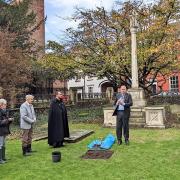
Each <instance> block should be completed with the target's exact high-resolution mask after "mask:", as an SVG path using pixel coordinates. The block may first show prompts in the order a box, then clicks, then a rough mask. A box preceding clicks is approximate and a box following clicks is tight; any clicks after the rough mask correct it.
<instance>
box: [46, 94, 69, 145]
mask: <svg viewBox="0 0 180 180" xmlns="http://www.w3.org/2000/svg"><path fill="white" fill-rule="evenodd" d="M65 137H69V126H68V119H67V110H66V107H65V105H64V103H63V94H62V93H61V92H59V91H58V92H57V93H56V98H55V99H53V100H52V102H51V105H50V110H49V116H48V144H49V145H50V146H53V147H54V148H56V147H61V146H63V141H64V138H65Z"/></svg>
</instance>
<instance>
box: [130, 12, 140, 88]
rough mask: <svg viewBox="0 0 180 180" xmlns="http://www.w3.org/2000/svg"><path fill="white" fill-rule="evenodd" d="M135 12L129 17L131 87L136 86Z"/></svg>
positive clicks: (137, 85)
mask: <svg viewBox="0 0 180 180" xmlns="http://www.w3.org/2000/svg"><path fill="white" fill-rule="evenodd" d="M136 16H137V13H136V12H135V11H133V13H132V15H131V18H130V30H131V71H132V72H131V75H132V88H138V87H139V82H138V66H137V42H136V32H137V28H138V25H137V19H136Z"/></svg>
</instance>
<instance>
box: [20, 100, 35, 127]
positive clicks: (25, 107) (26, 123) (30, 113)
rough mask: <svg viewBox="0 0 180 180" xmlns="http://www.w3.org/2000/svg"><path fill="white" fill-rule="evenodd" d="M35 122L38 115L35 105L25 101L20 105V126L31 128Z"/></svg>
mask: <svg viewBox="0 0 180 180" xmlns="http://www.w3.org/2000/svg"><path fill="white" fill-rule="evenodd" d="M35 122H36V115H35V111H34V107H33V105H31V106H29V104H28V103H27V102H24V103H23V104H22V105H21V107H20V127H21V128H22V129H30V128H31V127H32V125H33V123H35Z"/></svg>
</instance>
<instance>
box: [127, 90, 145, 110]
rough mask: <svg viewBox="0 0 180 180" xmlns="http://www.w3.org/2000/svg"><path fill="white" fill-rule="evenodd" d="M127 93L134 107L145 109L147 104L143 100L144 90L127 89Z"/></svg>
mask: <svg viewBox="0 0 180 180" xmlns="http://www.w3.org/2000/svg"><path fill="white" fill-rule="evenodd" d="M128 93H130V94H131V96H132V100H133V106H134V107H145V106H146V104H147V102H146V100H145V98H144V90H143V89H142V88H131V89H128Z"/></svg>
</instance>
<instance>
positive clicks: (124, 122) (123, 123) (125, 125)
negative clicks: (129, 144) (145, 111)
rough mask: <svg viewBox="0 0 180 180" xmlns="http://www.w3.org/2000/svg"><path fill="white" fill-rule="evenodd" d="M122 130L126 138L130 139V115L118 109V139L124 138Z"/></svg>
mask: <svg viewBox="0 0 180 180" xmlns="http://www.w3.org/2000/svg"><path fill="white" fill-rule="evenodd" d="M122 130H123V135H124V139H125V140H128V139H129V116H128V114H126V113H125V112H124V111H117V119H116V136H117V139H118V140H121V139H122Z"/></svg>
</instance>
